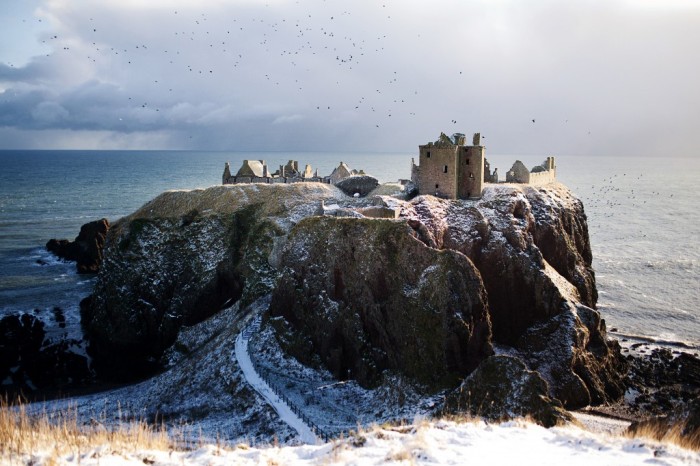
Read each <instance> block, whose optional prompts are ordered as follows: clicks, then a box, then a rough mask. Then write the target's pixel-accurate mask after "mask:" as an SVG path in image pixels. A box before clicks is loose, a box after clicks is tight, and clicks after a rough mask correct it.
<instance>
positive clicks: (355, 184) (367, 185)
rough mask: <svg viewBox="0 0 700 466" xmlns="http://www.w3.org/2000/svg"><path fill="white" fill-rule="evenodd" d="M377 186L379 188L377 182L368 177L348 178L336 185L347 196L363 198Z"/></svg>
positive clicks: (355, 176) (356, 176)
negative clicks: (357, 195) (356, 195)
mask: <svg viewBox="0 0 700 466" xmlns="http://www.w3.org/2000/svg"><path fill="white" fill-rule="evenodd" d="M377 186H379V180H377V179H376V178H375V177H373V176H370V175H354V176H349V177H347V178H345V179H343V180H341V181H339V182H338V183H336V187H338V188H339V189H340V190H341V191H343V192H344V193H345V194H347V195H348V196H354V195H355V194H359V195H360V197H365V196H366V195H368V194H369V193H370V192H372V191H373V190H374V189H375V188H377Z"/></svg>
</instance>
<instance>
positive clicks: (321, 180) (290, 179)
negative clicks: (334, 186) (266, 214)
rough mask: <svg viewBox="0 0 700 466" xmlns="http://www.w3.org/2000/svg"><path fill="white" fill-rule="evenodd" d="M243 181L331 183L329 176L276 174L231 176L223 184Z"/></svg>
mask: <svg viewBox="0 0 700 466" xmlns="http://www.w3.org/2000/svg"><path fill="white" fill-rule="evenodd" d="M242 183H266V184H278V183H284V184H290V183H326V184H330V180H329V179H328V178H320V177H313V178H301V177H298V176H295V177H291V176H284V177H283V176H275V177H272V176H270V177H256V176H231V177H229V178H228V180H224V183H223V184H242Z"/></svg>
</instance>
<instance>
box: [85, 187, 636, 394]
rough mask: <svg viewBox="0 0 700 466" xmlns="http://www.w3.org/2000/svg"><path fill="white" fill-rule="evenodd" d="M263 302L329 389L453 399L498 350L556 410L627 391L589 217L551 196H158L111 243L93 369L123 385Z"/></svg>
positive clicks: (556, 190) (317, 190)
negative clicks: (345, 381)
mask: <svg viewBox="0 0 700 466" xmlns="http://www.w3.org/2000/svg"><path fill="white" fill-rule="evenodd" d="M321 201H323V202H324V203H325V205H326V206H328V205H334V204H337V205H338V206H339V207H340V209H338V210H337V211H350V210H356V211H357V212H362V211H364V212H369V211H371V209H365V208H366V207H368V206H369V204H370V203H372V202H374V203H378V204H380V205H381V207H383V210H393V211H394V212H395V213H397V216H398V220H379V219H368V218H336V217H317V216H314V214H315V213H317V212H324V211H325V210H324V209H319V205H320V204H321ZM363 209H364V210H363ZM326 210H327V209H326ZM357 216H360V217H361V215H360V214H357ZM266 294H272V304H271V306H270V314H271V315H272V316H281V317H283V318H284V321H285V322H286V324H285V325H284V326H280V328H279V333H280V336H279V337H280V339H281V340H282V341H283V342H284V344H283V346H285V347H286V348H287V349H288V350H289V351H290V352H292V353H294V354H295V355H296V356H297V357H298V358H299V359H304V355H305V354H307V355H310V354H316V355H317V356H319V358H320V360H321V361H322V362H323V364H324V365H326V367H328V368H329V369H330V370H331V371H332V372H333V373H334V374H335V375H336V376H337V377H339V378H347V377H351V378H354V379H357V380H358V381H360V382H361V383H363V384H366V385H372V384H373V383H376V381H377V380H378V378H379V376H380V375H381V373H382V372H383V371H385V370H389V371H395V372H398V373H401V374H403V375H404V376H407V377H409V378H412V379H414V380H416V381H418V382H421V383H425V384H427V386H430V387H438V386H456V385H457V383H458V380H460V379H462V378H464V377H466V376H467V375H468V374H469V373H470V372H471V371H472V370H473V369H474V368H476V367H477V366H478V364H479V363H480V362H481V361H482V360H484V359H485V358H487V357H488V356H489V355H491V354H492V353H493V348H495V350H496V352H497V353H507V354H508V355H510V356H513V357H517V358H519V359H521V360H522V361H523V362H524V363H525V364H526V365H527V367H528V369H529V370H535V371H537V372H539V373H540V374H541V376H542V377H543V379H544V380H545V381H546V382H547V383H548V389H549V392H550V395H551V396H553V397H554V398H558V399H559V400H561V401H562V402H563V403H564V405H565V406H567V407H578V406H583V405H586V404H588V403H591V402H594V403H596V402H603V401H606V400H609V399H612V398H616V397H619V396H620V395H621V394H622V391H623V384H622V378H623V373H624V371H625V365H624V362H623V360H622V358H621V357H620V354H619V348H618V346H617V345H616V344H615V343H613V342H610V341H609V340H608V339H607V337H606V333H605V324H604V321H603V320H602V319H601V318H600V315H599V314H598V313H597V311H595V310H594V309H595V302H596V298H597V294H596V289H595V276H594V273H593V270H592V268H591V250H590V244H589V240H588V232H587V226H586V217H585V214H584V212H583V206H582V205H581V203H580V201H578V200H577V199H575V198H574V197H573V195H572V194H571V193H570V192H569V191H568V189H566V188H565V187H564V186H561V185H558V184H553V185H549V186H547V187H539V188H533V187H527V186H515V185H514V186H498V187H487V189H486V190H485V192H484V197H483V199H481V200H480V201H448V200H440V199H436V198H434V197H432V196H420V197H418V198H415V199H413V200H411V201H406V200H400V199H397V198H395V197H390V196H378V197H376V196H373V194H372V193H370V195H368V196H367V198H365V199H353V198H351V197H348V196H346V195H345V194H343V193H342V192H341V191H340V190H338V189H337V188H335V187H333V186H330V185H321V184H313V183H303V184H296V185H232V186H221V187H214V188H209V189H206V190H196V191H189V192H168V193H164V194H163V195H161V196H159V197H158V198H156V199H154V200H153V201H152V202H150V203H148V204H146V205H145V206H144V207H143V208H141V209H140V210H139V211H137V212H135V213H134V214H133V215H131V216H129V217H126V218H124V219H122V220H120V221H119V222H117V223H116V224H114V225H113V227H112V228H111V229H110V231H109V234H108V237H107V246H106V250H105V260H104V262H103V265H102V269H101V270H100V274H99V276H98V280H97V285H96V287H95V293H94V295H93V297H92V298H91V300H89V302H87V303H86V306H85V310H84V313H83V323H84V327H85V329H86V333H87V334H88V336H89V338H90V341H91V345H92V349H91V351H92V354H93V356H94V358H95V362H96V364H97V366H98V369H101V371H102V372H103V373H105V374H107V373H109V374H112V375H114V374H117V375H121V376H125V375H127V374H133V371H134V369H135V368H141V369H143V370H148V369H149V368H150V367H151V365H152V364H156V363H157V361H158V360H159V359H160V358H161V355H162V354H163V352H164V351H165V350H166V349H167V348H168V347H170V346H171V345H172V344H173V342H174V341H175V339H176V338H177V335H178V333H179V331H180V329H181V327H182V326H188V325H192V324H194V323H196V322H199V321H201V320H202V319H204V318H206V317H208V316H210V315H212V314H215V313H217V312H219V310H220V309H222V308H223V307H226V306H229V305H230V304H232V303H234V302H240V303H241V305H242V306H241V309H243V308H244V307H245V306H244V305H245V304H247V303H250V302H253V301H254V300H255V299H256V298H258V297H260V296H263V295H266ZM282 327H283V328H282Z"/></svg>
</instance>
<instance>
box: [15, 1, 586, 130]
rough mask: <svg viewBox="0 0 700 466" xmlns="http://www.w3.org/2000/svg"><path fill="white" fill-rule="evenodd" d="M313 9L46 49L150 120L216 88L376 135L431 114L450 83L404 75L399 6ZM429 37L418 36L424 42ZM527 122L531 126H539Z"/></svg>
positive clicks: (188, 18)
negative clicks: (349, 122)
mask: <svg viewBox="0 0 700 466" xmlns="http://www.w3.org/2000/svg"><path fill="white" fill-rule="evenodd" d="M313 1H314V0H312V2H307V3H313ZM315 2H316V7H315V8H314V9H313V10H310V9H308V8H305V7H304V6H302V5H300V2H299V1H297V2H296V5H297V7H296V11H295V12H294V14H293V16H289V15H288V16H286V17H284V16H281V13H280V11H279V10H278V9H277V8H275V7H273V6H271V5H269V4H267V5H265V8H264V9H262V10H261V9H255V10H253V9H244V8H241V9H240V10H239V13H238V14H236V15H235V16H230V17H222V16H224V15H221V14H218V13H217V12H214V11H209V12H208V11H197V12H196V13H195V12H193V11H194V10H193V9H192V8H188V9H176V8H173V9H171V10H170V11H169V12H167V14H166V15H165V16H164V17H163V18H162V19H161V20H160V21H159V24H155V25H154V24H147V23H146V21H142V20H141V19H140V18H134V20H133V24H131V23H129V24H128V27H129V30H126V31H125V30H122V29H117V28H116V27H115V25H116V24H123V22H117V21H115V19H114V18H112V17H109V16H107V15H105V14H104V13H97V12H92V13H91V12H86V13H85V17H84V21H82V23H81V24H82V25H83V26H82V28H81V29H80V30H77V31H72V32H70V33H69V32H66V33H65V34H67V35H69V36H70V37H63V36H62V35H59V34H58V33H46V34H45V36H44V38H43V42H44V43H45V44H48V45H50V46H51V48H52V51H53V52H52V53H50V54H49V55H56V52H58V53H59V54H60V53H61V52H63V53H64V54H66V55H65V57H68V54H70V59H71V60H76V59H77V60H80V61H84V62H85V63H87V65H88V66H91V67H94V69H97V70H99V71H98V72H99V73H101V76H107V78H106V79H109V76H114V77H115V82H118V83H119V92H120V93H121V95H122V96H123V99H124V100H125V102H124V108H127V109H132V110H133V109H136V110H137V111H140V112H143V113H144V115H145V114H151V115H155V116H156V117H157V115H159V114H160V115H161V117H162V118H165V117H164V116H163V114H164V113H167V111H168V110H169V109H172V108H174V107H176V106H177V105H178V104H179V103H180V102H181V101H182V98H181V96H183V95H187V97H186V98H192V97H191V96H192V89H208V90H209V94H208V95H209V96H212V95H214V91H212V89H217V90H220V92H222V93H224V94H226V95H227V98H230V96H236V95H251V94H253V95H255V94H257V95H261V96H266V97H269V96H273V97H276V96H278V97H279V98H278V99H277V101H278V102H289V101H292V102H294V103H293V104H292V105H295V106H297V108H299V109H301V110H300V111H302V112H303V111H310V112H314V111H315V112H317V115H318V116H319V117H320V118H323V119H328V118H336V117H340V116H343V115H347V114H349V113H350V114H355V115H358V116H359V118H357V119H355V121H360V122H364V123H366V124H367V125H369V126H373V127H375V128H381V127H382V126H383V125H384V124H386V123H387V122H388V121H389V120H391V119H395V118H396V117H400V118H415V117H416V115H417V114H419V109H420V108H422V106H424V105H426V103H425V102H426V101H425V100H423V96H422V94H423V91H428V92H426V95H427V94H430V93H431V92H432V90H433V89H434V88H435V87H436V86H437V87H439V86H441V85H442V84H440V83H439V82H438V81H434V82H422V81H421V80H420V79H418V78H417V77H416V76H415V75H414V73H413V72H412V70H407V69H396V68H399V66H400V65H398V62H397V61H395V60H393V59H392V55H393V54H395V53H397V51H401V52H404V51H403V50H402V47H403V46H404V44H401V43H400V42H401V40H402V38H400V37H394V36H392V34H394V33H392V31H394V32H395V31H396V30H397V29H396V28H395V27H393V26H392V24H391V23H392V9H393V8H401V5H400V4H395V5H391V4H388V2H384V3H375V4H373V6H372V9H369V10H368V9H363V10H362V13H361V14H357V13H354V12H353V8H354V6H353V5H352V4H345V5H342V6H340V7H338V6H331V5H330V4H327V3H326V0H315ZM202 8H204V7H202ZM341 10H342V11H341ZM310 12H311V13H310ZM93 13H94V14H93ZM91 15H92V16H91ZM23 21H25V22H26V21H31V20H27V19H26V18H25V19H23ZM35 21H39V22H41V21H42V19H36V20H35ZM122 27H123V26H122ZM71 35H72V36H71ZM394 35H395V34H394ZM421 37H423V36H422V35H421V34H420V31H415V38H416V40H421ZM164 44H167V46H166V45H164ZM404 53H405V52H404ZM58 59H62V57H61V56H59V57H58ZM441 65H442V66H441V67H442V68H444V70H440V71H439V72H437V73H438V74H439V75H440V80H443V78H444V79H445V82H448V81H449V82H455V81H453V80H452V79H453V78H454V79H459V80H465V81H463V82H464V85H465V87H466V86H468V82H469V81H468V79H469V78H468V74H467V73H464V71H463V70H460V69H459V65H455V64H449V66H448V64H444V63H443V64H441ZM445 73H447V74H450V73H452V74H454V75H455V76H453V77H452V78H450V77H449V76H444V75H445ZM319 74H323V75H322V76H319ZM120 75H121V76H122V77H123V76H124V75H127V76H128V77H126V78H117V76H120ZM459 82H462V81H459ZM426 86H428V88H426ZM295 94H296V97H295V96H294V95H295ZM213 98H214V99H215V98H216V97H213ZM268 100H270V101H272V99H268ZM229 101H231V100H229ZM232 101H234V102H235V98H234V99H233V100H232ZM451 108H452V109H454V107H451ZM452 111H454V110H449V111H448V112H450V113H451V112H452ZM459 112H460V116H462V117H469V118H468V119H471V118H475V117H476V116H475V115H471V114H468V113H467V114H466V115H465V114H464V113H463V111H459ZM445 117H446V119H445V121H444V126H443V127H445V128H449V127H452V128H454V129H455V130H460V129H463V128H460V127H459V126H458V119H457V118H455V117H454V116H452V117H450V116H449V115H445ZM448 117H449V118H448ZM128 118H129V114H128V113H124V114H123V115H118V116H117V118H115V126H116V127H117V128H118V127H119V125H120V124H121V123H122V122H124V124H127V123H126V121H125V120H126V119H128ZM525 118H527V117H525ZM525 118H524V119H523V120H524V121H523V123H525V121H527V122H531V123H532V125H535V124H536V122H537V120H536V119H535V118H531V119H527V120H525ZM460 121H461V120H460ZM448 122H449V123H448ZM567 122H568V120H567ZM589 134H590V133H589Z"/></svg>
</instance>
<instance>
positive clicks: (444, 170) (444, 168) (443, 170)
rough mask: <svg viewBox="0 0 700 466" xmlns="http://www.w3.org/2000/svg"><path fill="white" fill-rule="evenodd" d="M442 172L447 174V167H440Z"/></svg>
mask: <svg viewBox="0 0 700 466" xmlns="http://www.w3.org/2000/svg"><path fill="white" fill-rule="evenodd" d="M442 172H443V173H447V165H445V166H444V167H442Z"/></svg>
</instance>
